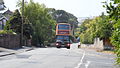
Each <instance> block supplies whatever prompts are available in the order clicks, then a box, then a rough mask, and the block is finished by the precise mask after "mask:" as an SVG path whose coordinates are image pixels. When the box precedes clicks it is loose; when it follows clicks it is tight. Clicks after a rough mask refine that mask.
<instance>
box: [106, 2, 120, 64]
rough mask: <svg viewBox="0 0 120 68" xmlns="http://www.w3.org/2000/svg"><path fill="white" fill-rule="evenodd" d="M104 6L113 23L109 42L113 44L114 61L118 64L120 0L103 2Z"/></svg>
mask: <svg viewBox="0 0 120 68" xmlns="http://www.w3.org/2000/svg"><path fill="white" fill-rule="evenodd" d="M104 7H105V8H106V9H107V13H108V14H109V18H110V20H111V22H112V23H113V33H112V37H111V42H112V44H113V45H114V46H115V53H116V55H117V58H116V63H117V64H118V65H120V38H119V37H120V0H112V1H111V2H110V3H109V4H108V3H107V2H105V6H104Z"/></svg>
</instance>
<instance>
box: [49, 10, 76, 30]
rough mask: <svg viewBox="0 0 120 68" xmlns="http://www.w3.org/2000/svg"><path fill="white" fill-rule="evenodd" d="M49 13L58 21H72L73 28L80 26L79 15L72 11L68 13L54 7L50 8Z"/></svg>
mask: <svg viewBox="0 0 120 68" xmlns="http://www.w3.org/2000/svg"><path fill="white" fill-rule="evenodd" d="M49 13H50V14H51V16H52V18H53V19H54V20H56V22H57V23H59V22H63V23H70V24H71V26H72V27H73V28H77V27H78V21H77V17H75V16H74V15H73V14H71V13H68V12H66V11H64V10H55V9H54V8H49Z"/></svg>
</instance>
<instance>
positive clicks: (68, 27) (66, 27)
mask: <svg viewBox="0 0 120 68" xmlns="http://www.w3.org/2000/svg"><path fill="white" fill-rule="evenodd" d="M58 29H59V30H69V29H70V25H65V24H59V25H58Z"/></svg>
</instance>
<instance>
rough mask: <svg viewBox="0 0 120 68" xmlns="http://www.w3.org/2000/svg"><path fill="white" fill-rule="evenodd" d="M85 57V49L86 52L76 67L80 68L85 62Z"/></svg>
mask: <svg viewBox="0 0 120 68" xmlns="http://www.w3.org/2000/svg"><path fill="white" fill-rule="evenodd" d="M84 57H85V51H84V53H83V55H82V58H81V60H80V62H79V63H78V65H77V66H76V67H75V68H79V67H80V65H81V64H83V59H84Z"/></svg>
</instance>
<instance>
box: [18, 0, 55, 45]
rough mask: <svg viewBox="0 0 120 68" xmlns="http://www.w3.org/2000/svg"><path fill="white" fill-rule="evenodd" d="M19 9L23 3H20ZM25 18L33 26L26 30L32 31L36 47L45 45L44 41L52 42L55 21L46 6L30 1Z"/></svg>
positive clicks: (26, 5)
mask: <svg viewBox="0 0 120 68" xmlns="http://www.w3.org/2000/svg"><path fill="white" fill-rule="evenodd" d="M19 7H21V3H19ZM24 17H25V18H26V19H27V20H28V21H29V24H30V25H31V26H32V28H26V29H32V31H30V33H32V40H33V44H34V45H37V44H43V43H44V41H50V40H51V39H52V38H53V34H54V33H53V32H54V27H55V21H54V20H53V19H52V17H51V16H50V14H49V13H48V9H47V8H46V7H45V5H44V4H39V3H34V2H33V1H32V0H30V2H29V3H27V4H25V8H24ZM28 33H29V32H28ZM25 34H26V33H25Z"/></svg>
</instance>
